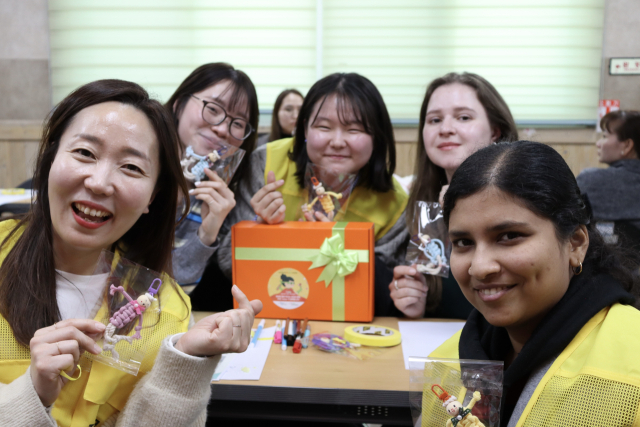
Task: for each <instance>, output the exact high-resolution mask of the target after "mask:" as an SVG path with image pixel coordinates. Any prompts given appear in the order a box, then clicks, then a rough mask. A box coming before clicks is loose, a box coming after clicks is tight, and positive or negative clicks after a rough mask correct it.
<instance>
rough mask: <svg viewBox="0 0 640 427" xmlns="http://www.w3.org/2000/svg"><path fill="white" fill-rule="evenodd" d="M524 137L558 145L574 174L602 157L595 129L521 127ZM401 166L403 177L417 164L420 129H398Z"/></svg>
mask: <svg viewBox="0 0 640 427" xmlns="http://www.w3.org/2000/svg"><path fill="white" fill-rule="evenodd" d="M518 132H519V136H520V138H521V139H528V140H530V141H538V142H542V143H545V144H548V145H550V146H551V147H553V148H555V149H556V150H557V151H558V152H559V153H560V154H561V155H562V157H563V158H564V159H565V161H566V162H567V163H568V164H569V167H570V168H571V170H572V171H573V173H574V174H576V175H577V174H578V173H580V171H581V170H583V169H584V168H587V167H597V166H599V164H598V156H597V153H596V148H595V142H596V137H597V134H596V133H595V131H594V130H593V129H536V130H534V129H518ZM395 136H396V153H397V156H396V158H397V166H396V173H397V174H398V175H400V176H406V175H411V174H413V169H414V167H415V156H416V146H417V141H418V129H417V128H400V129H395Z"/></svg>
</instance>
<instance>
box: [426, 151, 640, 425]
mask: <svg viewBox="0 0 640 427" xmlns="http://www.w3.org/2000/svg"><path fill="white" fill-rule="evenodd" d="M550 171H552V172H553V173H550ZM444 220H445V223H446V224H447V227H448V230H449V237H450V238H451V241H452V242H453V251H452V253H451V271H452V272H453V275H454V276H455V278H456V280H457V281H458V283H459V284H460V287H461V288H462V292H463V293H464V296H465V297H466V298H467V299H468V300H469V301H470V302H471V303H472V304H473V306H474V308H475V309H474V310H473V311H472V312H471V314H470V315H469V318H468V319H467V322H466V324H465V325H464V328H463V329H462V331H461V332H458V333H456V334H455V335H454V336H453V337H452V338H450V339H449V340H448V341H446V342H445V343H444V344H443V345H442V346H441V347H439V348H438V349H436V350H435V351H434V352H433V353H431V354H430V357H435V358H452V359H475V360H493V361H502V362H504V377H503V389H502V397H501V402H500V405H501V406H500V425H502V426H509V427H511V426H515V425H516V424H517V425H537V426H542V427H546V426H549V427H551V426H554V427H555V426H559V425H584V426H596V425H603V426H604V425H606V426H631V425H637V424H638V422H639V421H640V420H639V418H638V417H639V415H638V396H639V395H640V358H638V354H639V353H640V340H639V339H637V336H634V334H635V333H636V331H638V330H639V329H640V312H639V311H638V310H637V308H635V307H634V306H633V304H637V299H636V298H637V296H638V290H639V289H638V286H639V285H640V283H639V281H640V278H638V277H637V276H634V275H633V273H632V271H633V269H635V268H637V266H638V259H637V254H636V258H635V259H632V258H628V257H626V256H624V255H623V254H621V253H620V252H619V251H618V248H616V247H612V246H609V245H607V244H606V243H605V242H604V240H603V238H602V236H601V235H600V234H599V233H598V231H597V230H596V228H595V227H594V221H593V220H592V216H591V211H590V209H589V205H588V204H587V203H585V201H584V197H583V195H581V193H580V189H579V188H578V185H577V183H576V180H575V178H574V175H573V173H572V172H571V169H569V166H568V165H567V164H566V163H565V161H564V160H563V159H562V156H560V154H559V153H558V152H557V151H556V150H554V149H553V148H551V147H549V146H547V145H544V144H541V143H537V142H530V141H518V142H515V143H512V144H497V145H492V146H489V147H487V148H484V149H483V150H480V151H478V152H477V153H475V154H473V155H471V156H470V157H469V158H468V159H467V160H465V161H464V162H463V163H462V165H460V167H459V168H458V170H457V171H456V172H455V174H454V175H453V179H452V180H451V181H450V186H449V189H448V190H447V193H446V194H445V196H444ZM463 369H464V368H463ZM577 408H588V409H585V410H577Z"/></svg>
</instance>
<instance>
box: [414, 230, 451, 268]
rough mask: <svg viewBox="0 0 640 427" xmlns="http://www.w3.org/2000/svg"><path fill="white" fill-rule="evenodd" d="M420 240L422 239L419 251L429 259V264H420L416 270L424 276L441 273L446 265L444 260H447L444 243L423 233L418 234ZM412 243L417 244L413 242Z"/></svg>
mask: <svg viewBox="0 0 640 427" xmlns="http://www.w3.org/2000/svg"><path fill="white" fill-rule="evenodd" d="M418 239H420V245H419V246H418V249H420V250H421V251H422V253H423V254H424V256H426V257H427V259H428V260H429V264H428V265H424V264H418V266H417V267H416V269H417V270H418V271H419V272H420V273H424V274H438V273H440V271H441V270H442V267H443V265H444V262H443V259H444V258H445V253H444V243H442V240H440V239H432V238H431V237H430V236H429V235H428V234H422V233H418ZM411 243H413V244H414V245H415V244H416V243H415V242H413V241H411Z"/></svg>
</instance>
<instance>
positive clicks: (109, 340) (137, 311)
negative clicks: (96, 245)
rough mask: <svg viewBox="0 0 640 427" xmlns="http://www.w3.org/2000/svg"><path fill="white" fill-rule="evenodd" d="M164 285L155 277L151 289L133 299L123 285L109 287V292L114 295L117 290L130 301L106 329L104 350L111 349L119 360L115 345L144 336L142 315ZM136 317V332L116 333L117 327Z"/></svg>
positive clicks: (112, 318) (110, 320)
mask: <svg viewBox="0 0 640 427" xmlns="http://www.w3.org/2000/svg"><path fill="white" fill-rule="evenodd" d="M156 282H158V285H157V286H156V287H155V288H154V284H155V283H156ZM161 285H162V280H160V279H154V280H153V282H151V286H149V290H147V292H146V293H145V294H144V295H140V296H139V297H138V299H135V300H134V299H133V298H131V297H130V296H129V294H128V293H127V292H126V291H125V290H124V288H123V287H122V286H117V287H116V286H114V285H111V287H110V288H109V293H110V294H111V295H114V294H115V293H116V292H120V293H121V294H122V295H124V297H125V298H126V299H127V300H128V301H129V302H128V303H127V304H126V305H124V306H122V307H121V308H120V309H119V310H118V311H117V312H116V313H115V314H114V315H113V316H112V317H111V318H110V319H109V324H108V325H107V328H106V329H105V331H104V347H103V348H102V351H110V352H111V356H112V357H113V358H114V359H116V360H119V359H120V355H119V354H118V352H117V351H116V349H115V346H116V344H117V343H119V342H120V341H123V340H124V341H127V342H128V343H129V344H131V343H132V342H133V340H139V339H140V338H142V335H141V334H140V330H141V329H142V316H143V313H144V312H145V310H146V309H147V308H149V307H150V306H151V304H152V303H153V301H155V300H156V298H154V295H156V294H157V293H158V290H159V289H160V286H161ZM136 318H137V319H138V322H139V323H138V326H136V327H135V330H136V333H135V334H134V335H132V336H130V337H129V336H126V335H114V334H115V332H116V329H121V328H124V327H125V326H127V325H128V324H129V323H131V322H135V320H136Z"/></svg>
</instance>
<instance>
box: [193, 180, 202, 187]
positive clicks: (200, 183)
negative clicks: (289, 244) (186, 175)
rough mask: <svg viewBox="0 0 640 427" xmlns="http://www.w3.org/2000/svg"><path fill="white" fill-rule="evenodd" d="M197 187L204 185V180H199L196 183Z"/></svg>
mask: <svg viewBox="0 0 640 427" xmlns="http://www.w3.org/2000/svg"><path fill="white" fill-rule="evenodd" d="M194 185H195V186H196V187H200V186H201V185H202V182H200V181H198V182H196V183H195V184H194Z"/></svg>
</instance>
